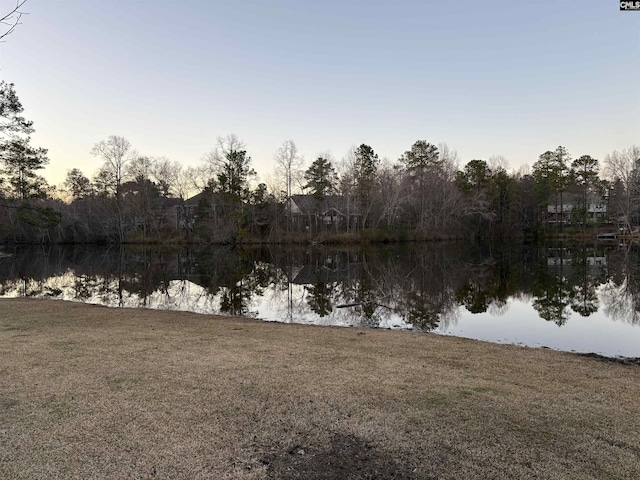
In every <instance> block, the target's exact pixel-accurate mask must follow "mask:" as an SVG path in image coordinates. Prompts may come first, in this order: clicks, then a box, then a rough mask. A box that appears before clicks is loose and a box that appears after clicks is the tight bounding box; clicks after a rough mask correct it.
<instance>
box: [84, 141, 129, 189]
mask: <svg viewBox="0 0 640 480" xmlns="http://www.w3.org/2000/svg"><path fill="white" fill-rule="evenodd" d="M91 154H92V155H93V156H95V157H97V158H99V159H101V160H103V161H104V167H103V168H104V170H106V171H107V172H109V173H110V174H111V176H112V177H113V182H114V184H115V187H116V192H115V193H116V195H117V194H118V188H120V185H121V184H122V180H123V178H124V176H125V173H126V170H125V167H126V166H127V164H128V163H129V162H131V161H132V160H133V159H134V158H135V157H136V156H137V155H136V154H135V151H134V150H133V149H132V148H131V143H129V141H128V140H127V139H126V138H124V137H118V136H116V135H111V136H110V137H109V138H108V139H106V140H102V141H100V142H98V143H96V144H95V145H94V147H93V149H92V150H91Z"/></svg>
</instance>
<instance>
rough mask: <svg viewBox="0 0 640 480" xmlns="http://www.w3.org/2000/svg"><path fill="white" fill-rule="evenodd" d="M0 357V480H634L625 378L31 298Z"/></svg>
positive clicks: (375, 339)
mask: <svg viewBox="0 0 640 480" xmlns="http://www.w3.org/2000/svg"><path fill="white" fill-rule="evenodd" d="M0 345H2V348H1V349H0V478H11V479H21V478H25V479H26V478H29V479H32V478H110V479H112V478H166V479H175V478H188V479H191V478H211V479H231V478H238V479H269V478H282V479H290V478H301V479H310V480H313V479H332V478H340V479H341V478H345V479H361V478H362V479H369V478H380V479H386V478H397V479H436V478H437V479H441V478H442V479H473V478H477V479H491V478H514V479H516V478H517V479H527V478H532V479H533V478H536V479H554V478H556V479H566V478H580V479H589V478H592V479H604V478H611V479H613V478H616V479H634V480H635V479H638V478H640V367H639V366H637V365H622V364H619V363H615V362H611V361H603V360H601V359H597V358H587V357H582V356H578V355H574V354H570V353H562V352H556V351H552V350H547V349H530V348H523V347H517V346H508V345H494V344H489V343H483V342H478V341H474V340H465V339H459V338H453V337H444V336H438V335H434V334H424V333H413V332H397V331H379V330H365V329H354V328H340V327H318V326H305V325H288V324H277V323H265V322H260V321H256V320H249V319H242V318H234V317H217V316H211V315H197V314H192V313H184V312H171V311H156V310H128V309H108V308H105V307H98V306H92V305H84V304H80V303H68V302H62V301H48V300H33V299H3V300H0Z"/></svg>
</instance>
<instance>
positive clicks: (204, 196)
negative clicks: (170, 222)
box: [182, 190, 224, 207]
mask: <svg viewBox="0 0 640 480" xmlns="http://www.w3.org/2000/svg"><path fill="white" fill-rule="evenodd" d="M201 200H204V201H206V202H208V203H210V204H212V205H213V204H216V205H219V204H221V203H224V202H223V195H222V194H220V193H214V192H211V191H209V190H204V191H202V192H200V193H198V194H197V195H194V196H193V197H191V198H187V199H186V200H185V201H184V202H182V206H184V207H197V206H198V205H200V201H201Z"/></svg>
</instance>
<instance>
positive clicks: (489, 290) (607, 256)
mask: <svg viewBox="0 0 640 480" xmlns="http://www.w3.org/2000/svg"><path fill="white" fill-rule="evenodd" d="M461 247H464V245H458V244H456V245H453V246H447V245H440V244H434V245H426V246H421V245H417V246H393V247H388V248H387V250H384V249H383V248H378V249H373V248H372V249H369V250H358V249H350V250H340V249H335V250H333V249H309V248H306V249H305V248H303V249H298V250H292V249H280V250H277V249H275V248H274V249H273V250H269V251H267V252H265V251H258V250H244V251H243V250H239V251H237V252H235V251H233V250H230V249H226V250H225V249H219V248H218V249H215V248H211V249H204V250H202V251H196V252H193V251H188V250H185V251H179V252H169V253H158V252H154V251H150V250H144V251H131V250H126V249H124V250H117V251H115V252H114V251H111V250H107V251H104V252H102V255H96V253H95V252H96V251H95V250H92V249H91V248H88V249H87V250H86V251H84V250H69V249H64V248H62V249H53V250H51V251H44V250H37V251H25V252H23V253H20V254H16V255H15V256H14V257H12V258H11V259H9V258H5V259H3V260H2V261H0V279H1V280H0V296H2V297H18V296H27V297H34V298H55V299H63V300H71V301H80V302H85V303H92V304H100V305H106V306H111V307H126V308H141V307H142V308H156V309H164V310H180V311H192V312H197V313H202V314H230V313H236V314H241V315H245V316H250V317H255V318H259V319H263V320H266V321H277V322H291V323H302V324H315V325H335V326H355V327H379V328H385V329H411V328H413V327H415V329H416V330H423V331H429V330H432V331H434V332H436V333H441V334H445V335H456V336H461V337H468V338H475V339H479V340H485V341H490V342H498V343H507V344H520V345H528V346H532V347H542V346H544V347H549V348H554V349H559V350H566V351H578V352H595V353H600V354H604V355H611V356H627V357H640V251H635V250H630V251H626V252H625V251H623V252H619V251H617V250H616V251H614V250H606V249H604V250H602V251H601V252H598V255H592V254H591V253H589V252H591V250H589V249H584V248H582V249H581V250H580V249H576V250H575V251H574V257H573V258H575V259H576V260H575V261H574V260H572V261H571V262H568V261H565V260H567V258H566V257H567V255H568V254H569V250H568V249H565V248H563V249H546V250H545V249H536V248H528V249H527V248H526V247H525V248H515V249H513V250H509V251H507V252H506V253H504V252H503V253H500V252H498V253H497V254H496V252H492V253H491V254H490V255H487V254H486V253H479V252H478V251H474V250H472V251H465V250H464V249H462V248H461ZM590 248H592V247H590ZM557 251H560V252H561V253H562V254H563V257H562V258H561V260H562V261H561V262H558V261H555V260H554V262H552V264H550V263H549V258H550V257H549V255H550V253H549V252H551V253H556V252H557ZM580 252H582V254H583V256H582V257H579V256H578V254H579V253H580ZM555 258H556V257H555V256H554V257H553V259H555ZM581 258H582V259H581ZM591 258H600V259H601V261H600V262H599V263H597V264H596V263H594V262H591V261H590V259H591ZM605 260H606V261H605ZM340 305H342V306H345V305H348V306H346V308H338V307H339V306H340ZM576 312H581V313H582V314H583V315H584V316H581V315H580V314H579V313H576ZM411 322H415V323H414V324H413V325H412V324H411ZM559 325H561V326H559Z"/></svg>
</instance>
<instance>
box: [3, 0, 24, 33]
mask: <svg viewBox="0 0 640 480" xmlns="http://www.w3.org/2000/svg"><path fill="white" fill-rule="evenodd" d="M25 3H27V0H16V5H15V7H13V8H12V9H11V10H9V11H8V12H6V13H4V14H0V15H2V17H0V25H2V28H4V29H5V30H4V32H2V33H0V40H2V39H3V38H4V37H6V36H7V35H10V34H11V33H12V32H13V31H14V30H15V29H16V27H17V26H18V25H20V19H21V18H22V16H23V15H26V13H25V12H22V11H21V10H20V8H22V6H23V5H24V4H25Z"/></svg>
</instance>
